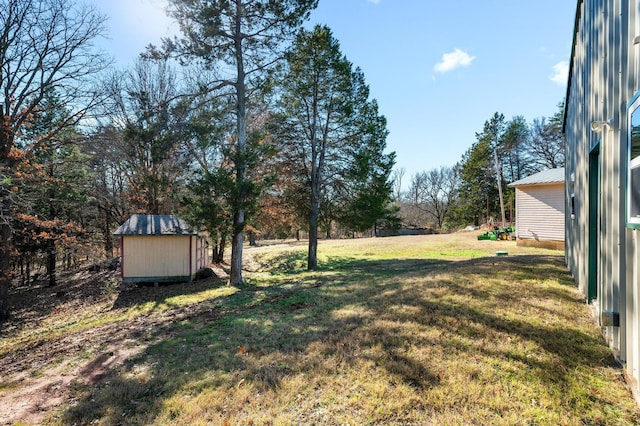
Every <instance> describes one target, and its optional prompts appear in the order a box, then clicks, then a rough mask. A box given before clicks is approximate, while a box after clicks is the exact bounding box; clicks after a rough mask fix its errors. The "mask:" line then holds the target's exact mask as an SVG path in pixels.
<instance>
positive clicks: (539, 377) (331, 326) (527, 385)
mask: <svg viewBox="0 0 640 426" xmlns="http://www.w3.org/2000/svg"><path fill="white" fill-rule="evenodd" d="M477 234H478V232H473V233H459V234H455V235H440V236H435V235H434V236H416V237H393V238H382V239H364V240H339V241H322V242H321V244H320V248H319V253H320V254H321V257H320V267H321V269H320V270H319V271H317V272H306V271H304V263H305V253H306V247H305V246H304V245H299V244H298V245H295V244H288V245H273V246H269V247H264V248H261V247H258V248H251V249H247V250H246V252H245V253H246V256H247V260H248V261H247V267H248V268H249V269H250V272H247V274H246V278H247V281H248V284H249V285H248V286H247V287H246V288H242V289H236V288H232V287H226V286H224V285H223V284H222V283H221V282H220V281H215V280H209V281H204V282H198V283H194V284H193V285H173V286H167V287H162V288H131V287H129V288H122V289H121V288H119V287H114V288H111V289H110V288H109V287H108V286H106V285H105V284H104V283H102V284H100V286H101V287H104V288H106V290H103V291H102V292H101V293H100V294H99V295H96V296H95V298H94V299H92V300H89V301H87V300H86V299H81V298H80V297H77V298H76V297H71V296H69V298H68V299H66V300H65V301H64V303H61V304H60V305H61V307H60V308H59V309H58V310H56V309H54V308H52V309H51V310H49V311H47V313H46V315H41V316H37V315H35V314H32V317H30V318H31V324H28V325H29V326H19V325H14V326H11V327H6V328H5V329H4V330H2V340H0V371H3V369H4V371H5V373H0V374H4V377H2V376H0V423H2V412H3V411H2V405H3V404H5V405H6V404H9V403H11V401H12V399H11V395H20V392H24V388H25V386H27V384H28V383H35V382H37V381H38V379H39V378H43V377H53V375H54V373H55V374H57V376H56V377H63V378H66V379H62V380H61V383H62V384H61V385H60V386H62V387H63V388H64V389H62V390H60V395H61V398H60V403H59V404H57V405H55V406H53V407H50V408H48V409H46V410H44V411H45V412H44V415H42V416H41V417H33V415H31V416H30V415H29V413H26V414H25V415H24V416H23V417H22V418H16V417H15V416H14V417H13V418H12V417H8V415H5V420H9V422H11V421H23V422H24V423H29V422H30V421H34V419H36V421H37V422H39V423H43V424H63V425H68V424H89V423H91V424H101V425H112V424H157V425H173V424H185V425H186V424H202V425H205V424H214V425H216V424H218V425H262V424H273V425H283V424H284V425H287V424H296V425H297V424H305V425H307V424H318V425H320V424H322V425H324V424H330V425H338V424H340V425H343V424H351V425H366V424H376V425H377V424H384V425H394V424H398V425H400V424H402V425H407V424H409V425H428V424H436V425H440V424H442V425H458V424H465V425H466V424H474V425H488V424H498V425H499V424H504V425H516V424H518V425H627V424H629V425H631V424H638V423H640V412H639V411H638V408H637V406H636V404H635V402H634V400H633V399H632V398H631V395H630V392H629V391H628V389H627V388H626V386H625V383H624V380H623V378H622V371H621V370H620V369H619V368H618V367H617V366H616V364H615V362H614V360H613V358H612V356H611V354H610V351H609V350H608V349H607V347H606V346H605V345H604V344H603V343H602V339H601V337H600V335H599V331H598V329H597V327H596V326H595V324H594V322H593V320H592V318H591V316H590V313H589V309H588V307H587V306H586V305H585V304H584V303H583V302H582V301H581V299H580V296H579V295H578V294H577V292H576V289H575V286H574V285H573V282H572V281H571V278H570V277H569V275H568V273H567V271H566V267H565V266H564V260H563V253H560V252H554V251H546V250H539V249H531V248H520V247H516V245H515V242H491V241H481V242H478V241H476V240H475V236H476V235H477ZM497 250H506V251H508V252H509V255H508V256H506V257H502V256H501V257H497V256H496V255H495V252H496V251H497ZM65 304H66V305H65ZM65 306H67V308H66V309H65ZM27 311H28V310H26V311H24V310H23V311H20V312H22V314H24V315H27ZM61 312H66V314H63V313H61ZM69 312H73V314H69ZM56 348H57V349H58V352H56V350H55V349H56ZM36 353H40V354H41V357H37V358H36V359H31V360H30V361H29V362H30V363H27V362H26V361H21V360H24V359H25V358H26V359H28V358H29V356H35V355H33V354H36ZM30 354H31V355H30ZM38 360H40V362H37V361H38ZM7 371H8V373H7ZM25 394H26V395H32V394H29V393H25Z"/></svg>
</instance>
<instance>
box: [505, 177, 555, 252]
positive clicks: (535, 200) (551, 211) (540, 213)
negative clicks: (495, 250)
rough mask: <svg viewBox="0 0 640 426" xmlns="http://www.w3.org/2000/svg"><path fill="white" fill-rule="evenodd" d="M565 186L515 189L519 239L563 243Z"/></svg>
mask: <svg viewBox="0 0 640 426" xmlns="http://www.w3.org/2000/svg"><path fill="white" fill-rule="evenodd" d="M564 205H565V199H564V184H560V185H557V184H556V185H529V186H521V187H517V188H516V237H517V238H529V239H535V240H540V241H542V240H547V241H564Z"/></svg>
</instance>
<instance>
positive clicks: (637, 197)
mask: <svg viewBox="0 0 640 426" xmlns="http://www.w3.org/2000/svg"><path fill="white" fill-rule="evenodd" d="M639 95H640V94H636V96H634V99H633V101H632V102H631V103H630V104H629V109H628V114H629V117H628V120H629V143H628V147H627V148H628V151H627V154H628V156H627V158H628V159H629V160H628V167H627V225H629V226H632V227H634V228H640V108H639V107H640V96H639Z"/></svg>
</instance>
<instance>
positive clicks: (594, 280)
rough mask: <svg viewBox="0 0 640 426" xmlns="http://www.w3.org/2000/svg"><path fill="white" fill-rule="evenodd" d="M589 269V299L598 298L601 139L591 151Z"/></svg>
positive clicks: (589, 300)
mask: <svg viewBox="0 0 640 426" xmlns="http://www.w3.org/2000/svg"><path fill="white" fill-rule="evenodd" d="M588 250H589V270H588V274H587V275H588V280H589V282H588V288H587V301H588V302H589V303H591V301H592V300H594V299H597V298H598V258H599V256H598V254H599V252H600V141H598V142H597V143H596V144H595V145H594V147H593V148H592V149H591V152H589V248H588Z"/></svg>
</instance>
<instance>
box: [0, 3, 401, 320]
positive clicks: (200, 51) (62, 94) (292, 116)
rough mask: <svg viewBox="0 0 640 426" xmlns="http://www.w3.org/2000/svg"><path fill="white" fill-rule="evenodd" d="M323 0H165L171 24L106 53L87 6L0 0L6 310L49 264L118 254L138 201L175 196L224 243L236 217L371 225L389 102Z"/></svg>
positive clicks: (166, 210)
mask: <svg viewBox="0 0 640 426" xmlns="http://www.w3.org/2000/svg"><path fill="white" fill-rule="evenodd" d="M316 6H317V0H282V1H278V2H274V1H268V0H260V1H255V0H252V1H247V0H232V1H211V2H207V3H206V4H205V3H201V2H191V1H186V0H172V1H171V2H170V7H169V11H168V13H169V15H170V16H171V17H172V18H173V19H175V20H176V21H177V22H178V24H179V26H180V28H181V33H180V34H179V35H178V36H175V37H173V38H166V39H164V40H163V43H162V45H161V46H153V45H149V46H148V48H147V49H146V50H145V51H144V52H141V55H140V57H139V58H138V60H137V61H136V62H135V64H134V65H132V66H131V67H129V68H128V69H124V70H116V69H114V67H113V64H112V63H111V62H110V61H109V60H108V55H107V54H105V52H101V51H99V50H97V49H96V47H95V45H96V41H97V39H99V38H100V37H103V36H105V35H106V28H105V20H106V17H105V16H103V15H101V14H100V13H99V12H97V11H96V10H95V9H93V8H91V7H88V6H84V5H82V4H76V3H73V2H71V1H68V0H39V1H36V0H0V22H2V25H1V26H0V89H1V90H0V92H1V94H0V117H2V120H0V199H1V205H0V206H1V209H0V219H1V220H0V319H4V318H7V317H8V316H9V313H10V309H9V304H8V294H9V288H10V286H11V285H12V283H15V282H16V280H17V278H18V277H19V278H20V279H22V280H23V281H25V282H26V281H28V280H29V279H30V275H31V273H32V271H33V270H34V269H35V267H36V266H38V267H39V266H40V265H44V267H45V269H46V275H47V277H48V279H49V285H51V286H53V285H56V270H57V268H60V267H64V268H72V267H75V265H76V263H77V262H79V261H80V260H82V259H83V258H87V257H90V256H94V257H95V256H96V253H100V254H101V255H103V256H105V257H107V258H109V257H111V256H113V255H114V253H115V250H114V241H113V239H112V232H113V231H114V230H115V228H116V227H117V225H119V224H120V223H122V222H123V221H124V220H126V219H127V218H128V217H129V216H130V215H131V214H134V213H147V214H179V215H181V216H183V217H184V218H185V219H187V220H188V221H190V222H192V223H193V224H194V225H196V226H200V227H202V228H203V229H205V230H206V231H207V232H208V233H209V235H210V236H211V240H212V242H213V244H214V246H215V250H214V260H221V259H222V258H223V257H224V256H225V253H226V252H227V251H228V250H229V247H228V246H229V245H230V251H231V256H230V258H231V273H230V284H231V285H236V286H242V285H243V284H244V279H243V277H242V249H243V245H244V237H245V235H248V236H249V239H250V240H251V241H253V239H254V238H255V237H256V236H257V235H260V234H262V235H263V236H266V237H269V236H270V237H279V238H282V237H286V236H292V235H295V234H296V233H297V232H300V230H303V231H305V232H306V233H308V235H309V250H308V262H307V263H308V268H309V269H315V268H316V267H317V241H318V236H319V233H320V232H325V233H326V234H327V235H330V234H331V232H332V231H333V230H335V229H340V230H343V231H344V232H362V231H365V230H369V229H371V228H373V227H374V226H376V224H377V223H380V222H381V221H382V220H385V219H389V218H391V219H393V218H394V217H395V216H394V212H395V209H394V207H393V205H392V197H391V194H392V184H391V180H390V174H391V172H392V169H393V166H394V164H395V155H394V154H393V153H386V152H385V151H386V138H387V134H388V131H387V127H386V120H385V118H384V116H383V115H381V114H380V112H379V108H378V104H377V102H376V101H375V99H372V98H371V97H370V93H369V87H368V85H367V84H366V81H365V77H364V73H363V72H362V70H360V69H359V68H357V67H356V66H354V65H353V64H352V63H351V62H350V61H349V60H348V59H347V58H346V57H345V56H344V54H343V53H342V52H341V51H340V45H339V41H338V40H337V39H336V38H335V37H334V36H333V34H332V32H331V30H330V28H328V27H327V26H323V25H317V26H315V27H314V28H311V29H304V28H303V26H302V24H303V23H304V22H305V21H306V20H307V18H308V17H309V14H310V12H311V11H312V10H313V9H314V8H315V7H316Z"/></svg>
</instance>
